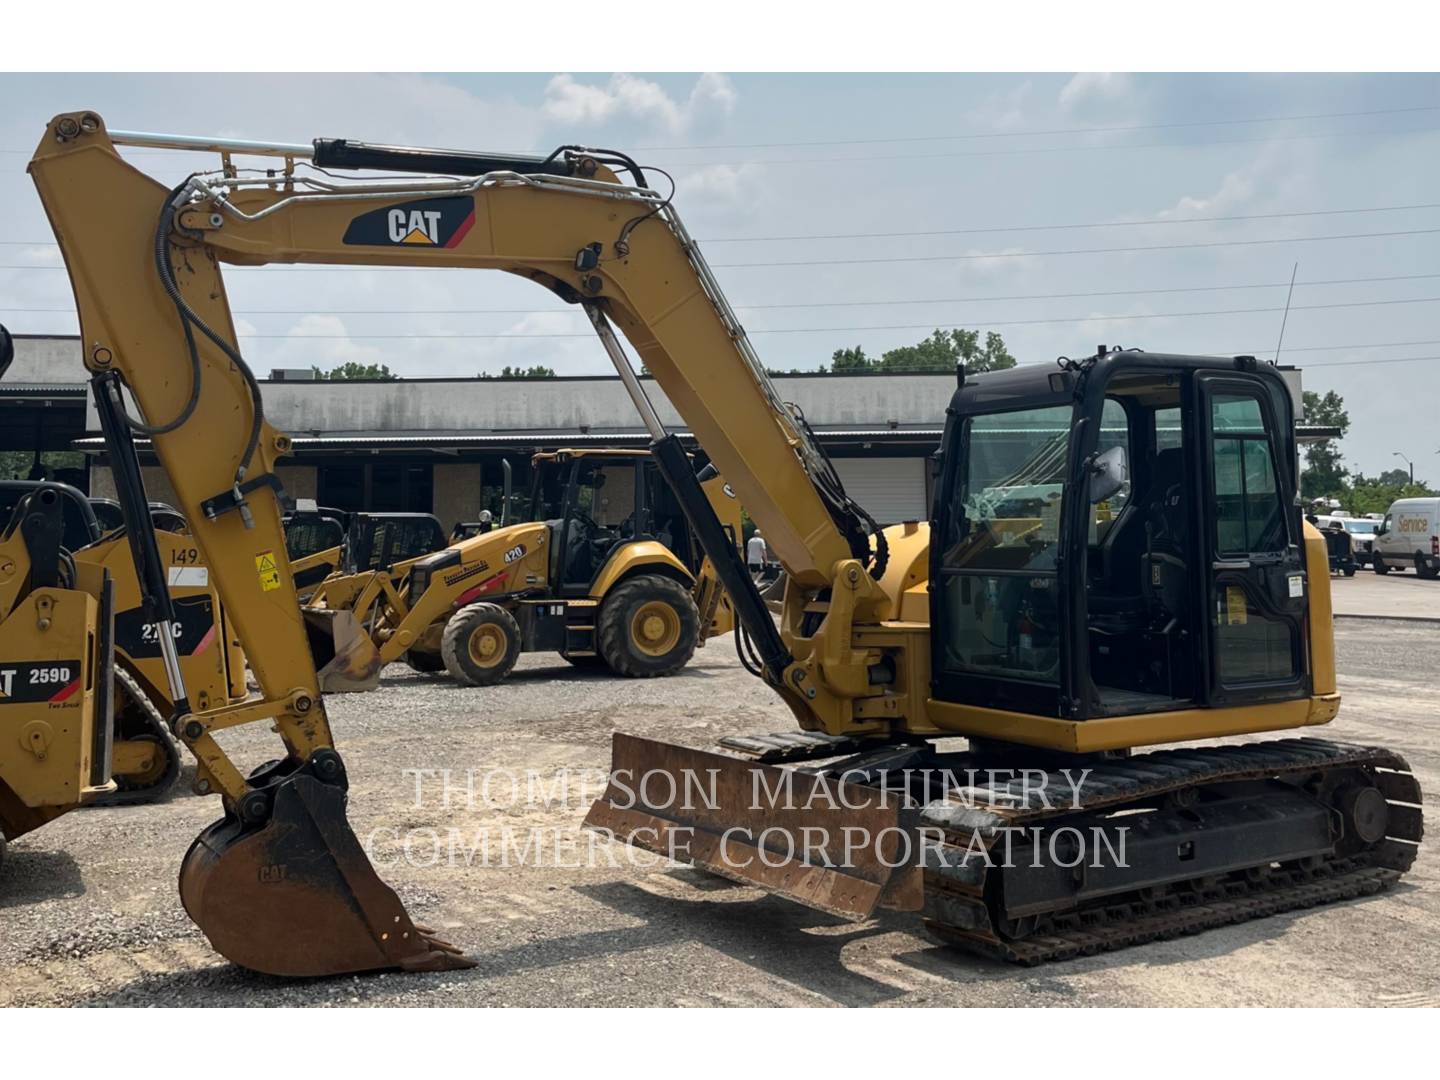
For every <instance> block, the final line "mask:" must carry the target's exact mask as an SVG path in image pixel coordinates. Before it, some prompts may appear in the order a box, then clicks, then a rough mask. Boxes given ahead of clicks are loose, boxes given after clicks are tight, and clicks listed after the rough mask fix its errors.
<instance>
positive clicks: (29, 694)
mask: <svg viewBox="0 0 1440 1080" xmlns="http://www.w3.org/2000/svg"><path fill="white" fill-rule="evenodd" d="M80 671H81V667H80V661H79V660H34V661H31V662H28V663H25V662H22V663H18V664H6V665H5V666H4V667H3V668H0V705H25V704H34V703H35V702H39V701H48V702H50V703H51V704H52V705H59V704H62V703H63V702H65V701H66V700H68V699H69V698H70V697H71V696H72V695H73V694H74V693H75V691H76V690H78V689H80Z"/></svg>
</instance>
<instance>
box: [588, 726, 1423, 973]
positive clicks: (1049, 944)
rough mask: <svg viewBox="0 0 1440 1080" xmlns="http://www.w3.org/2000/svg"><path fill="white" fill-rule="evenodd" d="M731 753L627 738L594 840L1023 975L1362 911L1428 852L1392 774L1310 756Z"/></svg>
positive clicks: (1374, 751)
mask: <svg viewBox="0 0 1440 1080" xmlns="http://www.w3.org/2000/svg"><path fill="white" fill-rule="evenodd" d="M724 745H725V746H726V747H727V749H728V750H729V751H730V752H731V753H730V754H714V753H710V752H706V751H694V750H685V749H682V748H679V747H671V746H665V745H664V744H660V743H654V742H650V741H648V740H640V739H634V738H632V737H629V736H617V737H616V742H615V760H614V766H613V769H614V772H613V773H612V785H611V788H610V789H609V790H608V791H607V792H606V794H605V796H604V797H602V799H601V800H600V801H599V802H597V803H596V805H595V807H594V808H593V809H592V810H591V813H590V816H589V818H587V822H586V823H587V825H589V826H591V827H593V828H598V829H601V830H607V831H610V832H612V833H613V834H614V835H615V836H616V838H618V839H622V840H627V841H629V842H630V843H634V844H637V845H639V846H641V847H645V848H647V849H650V850H654V851H658V852H662V853H664V854H668V855H671V856H672V857H675V858H678V859H680V860H681V861H690V862H693V863H695V864H697V865H701V866H703V867H705V868H707V869H709V870H711V871H713V872H715V873H718V874H720V875H722V876H724V877H727V878H730V879H732V880H735V881H739V882H742V883H745V884H752V885H759V886H761V887H763V888H767V889H769V890H771V891H774V892H777V893H779V894H781V895H784V896H788V897H789V898H791V899H795V900H798V901H799V902H801V903H805V904H808V905H810V906H813V907H817V908H820V909H822V910H826V911H830V912H832V913H835V914H840V915H844V916H846V917H850V918H864V917H866V916H868V915H870V914H871V913H872V912H873V911H874V910H875V909H876V908H877V907H890V908H898V909H902V910H910V911H915V912H917V913H918V914H919V915H920V917H921V919H922V920H923V923H924V925H925V927H926V929H927V930H928V931H929V932H930V933H931V934H933V935H934V936H935V937H937V938H938V939H940V940H942V941H944V942H946V943H947V944H951V945H955V946H959V947H962V948H965V949H967V950H970V951H973V952H977V953H981V954H983V955H986V956H990V957H995V958H999V959H1002V960H1006V961H1010V962H1014V963H1021V964H1039V963H1045V962H1048V961H1054V960H1065V959H1070V958H1072V957H1076V956H1082V955H1093V954H1096V953H1100V952H1105V951H1108V950H1111V949H1118V948H1124V947H1126V946H1130V945H1138V944H1143V943H1146V942H1150V941H1156V940H1162V939H1165V938H1170V937H1175V936H1179V935H1182V934H1190V933H1195V932H1198V931H1200V930H1205V929H1209V928H1212V927H1217V926H1222V925H1226V924H1231V923H1238V922H1243V921H1247V920H1249V919H1254V918H1261V917H1264V916H1267V915H1271V914H1275V913H1278V912H1282V911H1288V910H1293V909H1298V908H1304V907H1310V906H1314V905H1318V904H1324V903H1332V902H1335V901H1339V900H1346V899H1350V898H1353V897H1359V896H1365V895H1369V894H1373V893H1376V892H1379V891H1381V890H1383V889H1386V888H1388V887H1390V886H1391V885H1393V884H1394V883H1395V882H1397V881H1398V880H1399V879H1400V877H1401V876H1402V875H1403V874H1404V872H1405V871H1406V870H1407V869H1408V868H1409V867H1410V865H1411V864H1412V863H1413V862H1414V859H1415V856H1416V853H1417V851H1418V845H1419V842H1420V839H1421V836H1422V832H1423V821H1422V815H1421V810H1420V800H1421V794H1420V787H1419V784H1418V782H1417V781H1416V779H1415V777H1414V776H1413V775H1412V774H1411V772H1410V770H1409V766H1408V765H1407V764H1406V763H1405V761H1404V759H1403V758H1401V757H1400V756H1399V755H1398V754H1395V753H1394V752H1392V751H1389V750H1385V749H1379V748H1370V747H1362V746H1354V745H1349V744H1344V743H1337V742H1332V741H1328V740H1321V739H1312V738H1304V739H1283V740H1277V741H1268V742H1256V743H1250V744H1242V745H1229V746H1217V747H1200V748H1193V749H1174V750H1160V751H1156V752H1152V753H1148V754H1140V755H1136V756H1133V757H1126V758H1108V757H1107V758H1085V759H1079V758H1074V759H1052V760H1049V761H1047V762H1045V763H1044V764H1043V765H1041V764H1037V763H1036V762H1037V760H1039V759H1037V758H1036V757H1035V756H1034V755H1030V754H1027V753H1026V752H1024V751H1021V753H1022V757H1021V759H1020V760H1024V757H1025V756H1028V757H1029V761H1028V762H1027V764H1025V765H1023V766H1022V765H1020V764H1019V763H1018V761H1017V759H1016V757H1015V751H1016V749H1017V748H1014V747H1008V748H1004V752H1003V753H997V752H996V751H997V749H999V748H996V747H991V746H985V745H979V746H977V747H975V748H972V750H971V751H969V752H966V753H958V754H941V753H937V752H936V751H935V749H934V748H933V746H932V745H931V744H929V743H924V742H921V743H910V744H889V745H886V746H883V747H879V748H875V747H866V748H863V749H860V750H859V751H858V752H854V753H845V751H847V750H850V749H851V748H852V747H853V745H854V744H853V743H842V742H839V741H835V740H829V739H827V738H826V737H824V736H815V735H779V736H761V737H745V738H732V739H727V740H725V741H724ZM736 752H738V753H741V754H744V755H746V756H745V757H737V756H734V754H735V753H736ZM837 753H838V754H842V755H843V756H836V755H837ZM747 758H748V760H747ZM819 758H826V759H827V760H824V761H820V762H818V763H816V759H819ZM1062 761H1063V763H1062ZM779 763H783V764H784V765H786V766H792V767H785V768H782V767H780V764H779ZM797 763H803V764H797ZM657 775H659V776H664V777H667V778H668V779H667V781H666V782H665V783H657V782H655V780H656V777H657ZM627 776H628V777H629V778H630V781H631V782H625V781H624V780H623V779H622V781H621V782H620V783H619V784H618V785H617V783H616V780H615V777H620V778H624V777H627ZM647 776H648V777H649V778H650V779H649V781H648V782H635V780H636V779H639V780H642V781H643V780H644V778H645V777H647ZM707 776H708V777H710V778H712V779H713V778H718V780H719V783H718V785H717V784H714V783H711V784H709V785H708V790H709V791H710V793H711V795H712V797H711V798H709V799H706V798H705V797H704V792H705V790H706V789H707V785H706V784H705V783H704V782H703V781H701V780H699V779H697V778H701V777H707ZM672 782H673V784H674V786H673V787H672V786H671V785H672ZM782 791H783V792H784V794H783V796H781V795H780V794H779V793H781V792H782ZM665 792H670V793H676V792H678V793H682V796H681V798H679V799H677V798H675V797H674V795H673V794H672V795H671V797H670V798H669V799H668V800H667V799H666V798H664V797H663V793H665ZM862 834H863V835H862Z"/></svg>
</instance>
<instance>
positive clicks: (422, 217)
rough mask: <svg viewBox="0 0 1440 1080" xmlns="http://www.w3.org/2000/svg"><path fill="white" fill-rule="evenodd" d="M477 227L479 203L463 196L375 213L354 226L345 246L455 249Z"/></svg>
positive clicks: (408, 204) (349, 232)
mask: <svg viewBox="0 0 1440 1080" xmlns="http://www.w3.org/2000/svg"><path fill="white" fill-rule="evenodd" d="M474 224H475V199H474V198H473V197H472V196H469V195H459V196H454V197H450V198H444V199H417V200H415V201H413V202H406V203H400V204H399V205H397V206H387V207H385V208H383V209H381V210H371V211H370V212H369V213H366V214H361V215H360V216H359V217H357V218H355V219H354V220H353V221H351V222H350V227H349V228H347V229H346V230H345V240H344V242H345V243H347V244H352V245H361V246H365V247H394V246H396V245H399V244H408V245H411V246H420V247H439V248H453V247H455V246H457V245H458V244H459V243H460V241H461V240H464V239H465V234H466V233H468V232H469V231H470V228H471V226H473V225H474Z"/></svg>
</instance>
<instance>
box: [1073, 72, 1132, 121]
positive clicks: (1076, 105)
mask: <svg viewBox="0 0 1440 1080" xmlns="http://www.w3.org/2000/svg"><path fill="white" fill-rule="evenodd" d="M1134 91H1135V80H1134V79H1133V78H1132V77H1131V76H1129V75H1127V74H1124V73H1123V72H1106V71H1082V72H1081V73H1080V74H1078V75H1076V76H1074V77H1073V78H1072V79H1071V80H1070V81H1069V82H1067V83H1066V84H1065V86H1064V87H1063V88H1062V89H1061V91H1060V107H1061V108H1062V109H1064V110H1065V111H1066V112H1077V111H1080V110H1082V109H1084V108H1086V107H1088V106H1089V105H1092V104H1095V103H1107V102H1114V101H1120V100H1122V99H1124V98H1125V97H1128V96H1129V95H1131V94H1133V93H1134Z"/></svg>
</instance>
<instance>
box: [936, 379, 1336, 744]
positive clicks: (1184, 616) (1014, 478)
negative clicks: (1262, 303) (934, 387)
mask: <svg viewBox="0 0 1440 1080" xmlns="http://www.w3.org/2000/svg"><path fill="white" fill-rule="evenodd" d="M942 450H943V456H944V468H943V472H942V477H941V481H940V483H939V484H938V485H937V487H936V507H935V511H934V514H933V517H934V519H935V520H934V537H935V539H934V541H933V542H932V549H931V559H932V567H931V580H932V582H934V583H935V588H934V590H933V592H932V600H931V603H932V613H931V621H932V626H933V627H934V648H935V654H934V658H935V662H934V668H933V670H934V685H933V692H934V695H935V697H936V698H937V699H939V700H941V701H949V702H955V703H960V704H968V705H974V706H979V707H985V708H988V709H1001V710H1010V711H1016V712H1023V713H1030V714H1036V715H1042V716H1050V717H1056V718H1061V719H1087V718H1091V717H1108V716H1128V715H1134V714H1138V713H1148V712H1164V711H1171V710H1178V709H1184V708H1189V707H1216V706H1231V705H1241V704H1247V703H1251V702H1260V701H1276V700H1290V699H1296V698H1302V697H1306V696H1308V695H1309V692H1310V680H1309V673H1308V667H1307V658H1306V637H1305V630H1306V611H1307V600H1308V597H1307V593H1306V579H1305V561H1304V552H1303V542H1302V540H1303V538H1302V532H1301V528H1302V526H1301V516H1300V510H1299V506H1298V503H1297V500H1296V491H1297V481H1296V477H1297V471H1296V453H1295V438H1294V425H1293V407H1292V402H1291V398H1290V393H1289V390H1288V389H1287V387H1286V385H1285V382H1284V380H1283V379H1282V378H1281V377H1280V375H1279V373H1278V372H1277V371H1276V370H1275V369H1274V368H1273V367H1272V366H1270V365H1268V364H1260V363H1257V362H1256V361H1254V360H1253V359H1250V358H1245V357H1241V358H1236V359H1224V358H1212V357H1193V356H1169V355H1161V354H1147V353H1144V352H1139V351H1135V350H1129V351H1124V352H1108V353H1107V352H1103V351H1102V352H1101V354H1100V355H1099V356H1097V357H1095V358H1093V359H1090V360H1087V361H1084V362H1083V363H1071V362H1066V363H1065V364H1063V365H1062V366H1061V367H1060V368H1059V369H1058V370H1057V369H1056V368H1052V367H1049V366H1048V365H1043V366H1042V365H1033V366H1027V367H1021V368H1014V369H1011V370H1008V371H1002V372H991V373H986V374H983V375H979V376H975V377H972V378H971V379H968V380H965V381H964V382H963V383H962V385H961V387H960V389H959V390H958V391H957V392H956V394H955V396H954V399H953V401H952V403H951V408H950V416H949V420H948V421H947V425H946V430H945V436H944V443H943V447H942Z"/></svg>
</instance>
